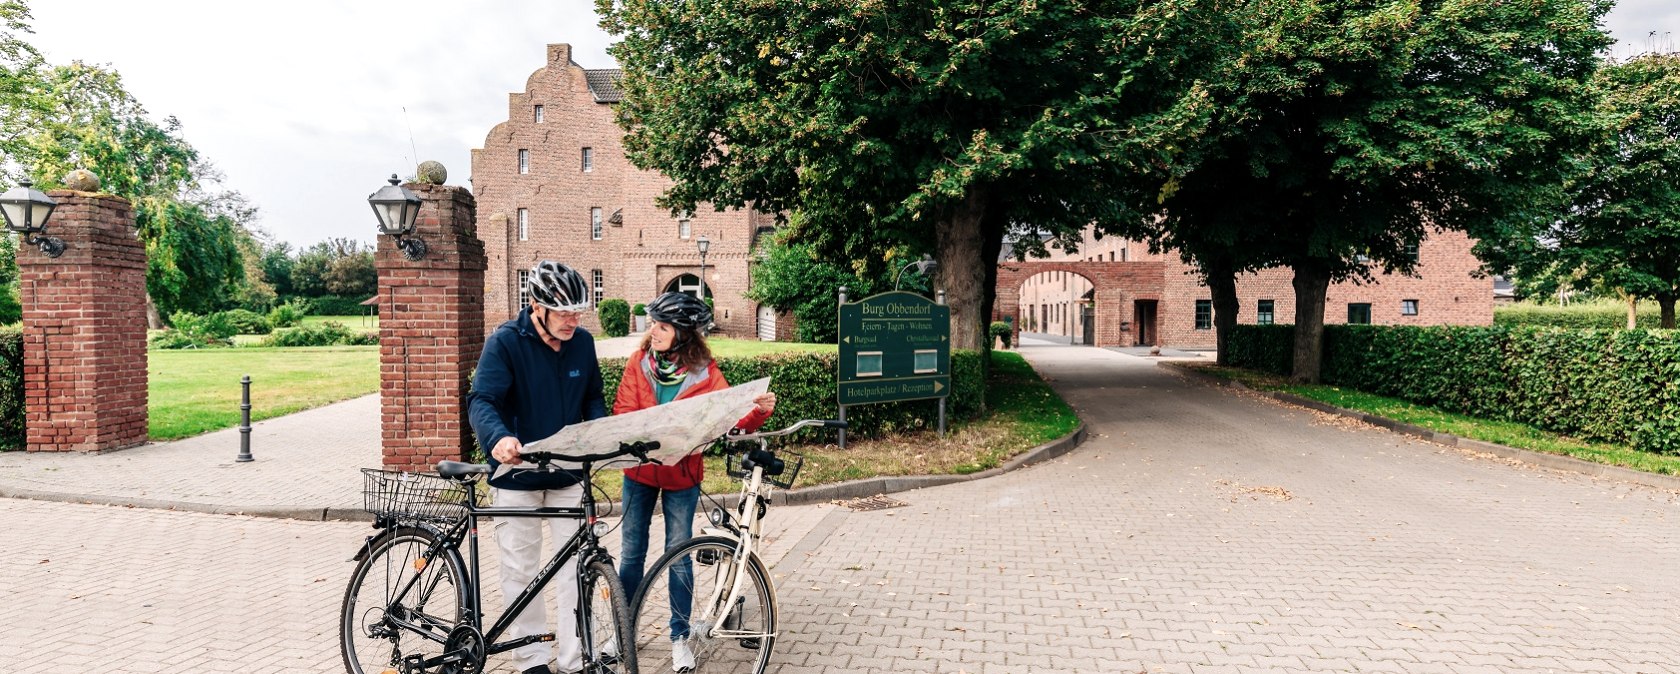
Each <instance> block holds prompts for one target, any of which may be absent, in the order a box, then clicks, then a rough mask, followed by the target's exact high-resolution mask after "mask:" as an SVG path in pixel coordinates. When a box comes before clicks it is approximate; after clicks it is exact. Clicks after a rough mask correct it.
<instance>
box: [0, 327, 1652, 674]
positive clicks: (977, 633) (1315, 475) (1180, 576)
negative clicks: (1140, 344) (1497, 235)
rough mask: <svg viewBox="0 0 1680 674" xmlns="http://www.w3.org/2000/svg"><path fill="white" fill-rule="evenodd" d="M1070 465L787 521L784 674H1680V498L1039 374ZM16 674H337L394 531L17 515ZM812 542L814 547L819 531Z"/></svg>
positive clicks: (0, 561)
mask: <svg viewBox="0 0 1680 674" xmlns="http://www.w3.org/2000/svg"><path fill="white" fill-rule="evenodd" d="M1028 351H1029V355H1030V357H1031V358H1032V360H1033V361H1034V363H1035V364H1037V365H1038V366H1039V367H1040V369H1041V371H1043V372H1045V373H1046V374H1048V375H1049V376H1052V377H1054V378H1055V379H1056V381H1055V384H1056V385H1057V386H1058V387H1059V388H1060V389H1061V390H1062V391H1063V392H1064V394H1065V395H1067V396H1068V397H1069V399H1070V400H1071V401H1072V402H1074V404H1075V405H1076V406H1077V407H1079V408H1080V412H1081V414H1082V416H1084V418H1085V419H1086V420H1087V421H1088V422H1089V423H1090V424H1091V428H1092V431H1093V434H1092V438H1091V440H1090V441H1089V442H1088V443H1087V444H1086V445H1085V446H1084V447H1083V448H1081V449H1080V450H1078V451H1076V452H1074V453H1072V454H1070V455H1068V456H1067V457H1066V458H1064V459H1062V460H1058V461H1056V462H1053V463H1050V464H1046V465H1042V466H1039V467H1035V468H1030V469H1027V470H1024V471H1021V472H1017V473H1013V474H1010V475H1006V476H1003V477H1001V478H997V479H992V480H986V481H981V482H976V483H966V484H961V485H952V486H948V487H942V488H937V489H930V490H923V491H918V492H911V493H908V494H902V495H899V498H901V499H902V500H905V501H908V502H909V503H910V505H909V506H908V507H904V508H898V509H894V510H887V511H877V512H868V513H846V512H845V511H837V510H835V509H833V508H832V507H829V506H813V507H808V508H783V509H780V510H778V511H777V512H776V514H775V515H774V516H775V517H779V518H785V520H786V521H788V522H798V523H799V525H798V526H797V527H795V531H796V532H797V533H794V534H790V535H789V536H787V537H786V539H784V540H783V541H781V542H780V543H779V546H780V547H779V550H780V551H781V553H782V554H785V558H784V559H782V561H781V563H780V564H779V565H778V566H777V569H776V570H777V573H778V574H780V575H782V578H781V579H780V584H779V590H780V594H781V597H782V600H783V610H782V617H783V621H784V627H785V632H784V633H785V634H786V635H787V636H786V637H785V639H784V640H783V641H782V642H781V643H780V644H779V646H780V648H779V652H780V654H781V655H780V656H779V657H778V659H777V665H778V669H779V671H782V672H897V671H942V672H1095V671H1101V672H1128V673H1129V672H1155V671H1175V672H1238V671H1280V672H1293V671H1350V672H1351V671H1361V672H1363V671H1386V672H1454V673H1461V672H1547V671H1556V672H1676V671H1680V664H1676V663H1680V577H1677V576H1676V565H1677V561H1680V496H1677V495H1675V494H1673V493H1669V492H1663V491H1658V490H1654V489H1649V488H1644V487H1632V486H1627V485H1625V484H1621V483H1615V482H1609V481H1596V480H1594V479H1592V478H1587V477H1582V476H1577V475H1564V474H1554V473H1549V472H1544V471H1539V470H1535V469H1531V468H1526V467H1522V466H1514V465H1511V464H1508V463H1505V462H1501V461H1497V460H1491V459H1486V458H1478V457H1475V456H1471V455H1468V454H1465V453H1462V452H1460V451H1458V450H1452V449H1446V448H1442V447H1438V446H1434V445H1429V444H1426V443H1420V442H1416V441H1411V440H1407V439H1405V438H1402V437H1401V436H1397V435H1393V434H1389V433H1386V432H1382V431H1377V430H1371V429H1364V428H1354V427H1349V426H1347V425H1345V424H1344V423H1341V422H1331V421H1326V420H1321V419H1320V418H1319V417H1318V416H1316V415H1314V414H1312V413H1309V412H1306V411H1300V410H1293V409H1290V408H1285V407H1280V406H1278V405H1276V404H1274V403H1271V402H1268V401H1262V400H1258V399H1255V398H1252V397H1247V396H1243V395H1241V394H1238V393H1234V392H1229V391H1225V390H1220V389H1213V388H1208V387H1205V386H1202V385H1199V384H1195V383H1190V382H1187V381H1184V380H1182V379H1180V378H1178V377H1177V376H1175V375H1172V374H1170V373H1168V372H1165V371H1161V370H1158V369H1156V368H1154V367H1153V364H1152V363H1151V362H1149V361H1147V360H1143V359H1138V358H1133V357H1130V356H1125V355H1121V354H1116V353H1113V352H1108V351H1102V350H1095V349H1079V348H1071V347H1070V348H1052V347H1043V348H1036V349H1029V350H1028ZM0 520H3V521H4V522H5V523H6V525H7V526H4V527H0V549H3V550H5V551H6V553H5V554H4V555H3V556H0V585H3V586H4V589H5V590H6V596H7V598H8V601H7V602H5V603H3V604H0V625H4V626H5V627H4V629H0V663H8V664H9V666H8V667H6V670H7V671H11V672H78V673H79V672H87V671H111V672H160V671H169V672H223V671H226V672H241V673H242V674H244V673H250V674H258V673H262V672H282V671H284V672H299V671H308V672H328V671H335V670H336V668H337V667H338V664H337V663H338V659H337V652H336V645H335V644H334V641H333V640H334V638H335V628H334V620H335V613H336V610H337V601H338V594H339V593H340V592H341V591H342V585H343V581H344V577H345V576H346V575H347V574H348V572H349V565H348V564H346V563H345V562H344V559H345V558H346V557H348V555H349V553H350V551H352V550H354V548H355V545H356V544H357V542H359V541H360V539H361V537H362V536H363V535H364V533H365V531H366V528H365V525H357V524H348V523H330V522H329V523H309V522H294V521H283V520H266V519H254V518H244V517H229V516H217V515H203V514H194V513H172V512H162V511H150V510H141V509H123V508H113V507H105V506H83V505H67V504H57V503H37V502H29V501H8V500H0ZM806 532H808V533H806Z"/></svg>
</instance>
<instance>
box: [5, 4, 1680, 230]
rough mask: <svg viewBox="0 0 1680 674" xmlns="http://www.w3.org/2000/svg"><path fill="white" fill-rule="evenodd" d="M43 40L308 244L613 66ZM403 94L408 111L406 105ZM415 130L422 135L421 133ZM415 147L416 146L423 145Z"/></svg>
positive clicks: (518, 16)
mask: <svg viewBox="0 0 1680 674" xmlns="http://www.w3.org/2000/svg"><path fill="white" fill-rule="evenodd" d="M29 5H30V8H31V10H32V11H33V13H34V16H35V23H34V27H35V35H33V36H30V37H29V38H28V39H30V40H31V41H32V42H33V43H34V44H35V45H36V46H37V47H38V48H40V49H41V51H42V52H43V54H44V55H45V56H46V57H47V59H48V60H49V61H51V62H53V63H68V62H70V61H72V60H81V61H86V62H90V63H100V64H109V65H110V66H112V67H114V68H115V69H116V70H117V71H118V72H119V73H121V74H122V76H123V79H124V82H125V83H126V85H127V87H128V90H129V91H130V92H131V93H133V94H134V95H135V97H137V98H138V99H139V100H140V101H141V103H143V104H144V105H145V106H146V108H147V110H149V111H150V112H151V113H152V114H153V116H155V117H162V116H164V115H174V116H176V117H177V118H179V119H180V120H181V123H182V124H183V125H184V127H183V133H184V135H185V136H186V139H187V140H188V142H191V143H192V144H193V146H194V147H196V148H198V150H199V153H200V154H201V155H203V156H204V157H207V158H209V159H210V160H211V161H212V162H214V163H215V164H216V165H217V166H218V167H220V168H221V169H222V171H223V172H224V173H226V174H227V178H228V186H229V187H231V188H232V189H235V190H238V191H240V192H242V193H244V194H245V195H246V196H248V197H250V198H251V200H252V201H253V202H255V203H256V204H257V206H258V207H259V208H261V210H262V220H261V222H260V223H259V225H260V226H261V227H263V228H264V229H267V230H268V231H269V232H270V233H271V234H273V235H274V236H275V237H276V238H279V239H281V240H284V241H289V242H291V243H292V244H293V245H294V246H306V245H309V244H311V243H314V242H316V241H320V240H323V239H326V238H329V237H335V236H347V237H353V238H357V239H361V240H363V241H370V242H371V241H372V240H373V236H374V235H373V231H374V218H373V213H372V211H371V209H369V208H368V206H367V196H368V195H369V194H370V193H372V192H373V191H374V190H375V189H377V188H379V187H380V186H381V185H383V184H384V182H383V180H384V178H386V177H387V176H389V175H390V174H392V173H397V174H400V175H403V176H408V175H410V174H412V173H413V171H414V169H413V167H414V165H415V164H416V163H417V162H418V161H419V160H424V159H435V160H437V161H441V162H443V164H444V166H445V167H447V168H448V169H449V183H450V184H452V185H466V184H467V178H468V177H469V175H468V174H469V173H470V170H471V165H470V164H469V156H470V155H469V152H470V151H471V150H472V149H473V148H477V147H481V146H482V145H483V144H484V136H485V134H486V133H488V132H489V131H490V128H491V127H492V126H495V125H496V124H498V123H500V122H502V121H503V120H505V119H506V118H507V95H508V94H509V93H512V92H516V91H522V90H523V89H524V86H525V79H526V77H528V76H529V75H530V74H531V72H532V71H534V70H536V69H537V68H539V67H541V66H542V64H543V59H544V57H545V53H546V52H545V50H544V45H547V44H548V43H551V42H570V43H571V44H572V59H573V60H575V61H577V62H578V63H579V64H580V65H582V66H583V67H585V68H611V67H615V64H614V63H613V61H612V59H611V58H610V57H608V56H607V52H606V49H607V44H608V41H609V38H608V36H607V35H606V33H604V32H602V31H601V29H600V28H599V27H598V26H597V18H596V16H595V13H594V2H593V1H592V0H484V1H481V2H460V1H456V2H442V1H441V0H405V1H404V2H400V3H395V2H380V3H374V2H367V1H365V0H364V1H362V2H356V3H350V2H344V1H343V0H336V1H329V0H289V1H288V2H284V3H257V2H243V1H229V0H144V1H138V0H75V1H73V2H72V1H71V0H30V1H29ZM1607 27H1608V28H1609V29H1610V30H1611V32H1612V33H1613V34H1614V35H1615V36H1616V37H1617V38H1618V39H1620V40H1621V41H1622V42H1621V43H1620V44H1619V45H1618V46H1617V48H1616V49H1615V54H1616V55H1617V56H1625V55H1627V54H1631V53H1635V52H1639V51H1645V50H1646V49H1647V48H1648V47H1649V46H1651V45H1653V43H1652V42H1651V40H1650V39H1648V38H1647V34H1648V33H1650V32H1651V31H1656V32H1657V33H1658V34H1659V36H1664V35H1666V37H1659V38H1658V39H1659V40H1660V41H1659V42H1656V43H1654V44H1655V46H1657V47H1658V48H1660V49H1661V50H1664V51H1667V50H1672V49H1674V48H1675V43H1676V41H1677V40H1680V2H1676V1H1675V0H1623V2H1622V3H1621V4H1620V5H1619V6H1618V7H1617V8H1616V9H1615V10H1614V11H1612V12H1611V13H1610V16H1609V18H1608V20H1607ZM404 108H406V109H407V114H406V118H405V115H404ZM410 128H412V130H413V145H412V147H413V148H416V149H411V145H410V136H409V130H410ZM416 152H418V155H419V156H418V157H416V156H415V153H416Z"/></svg>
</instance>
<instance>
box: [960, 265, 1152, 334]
mask: <svg viewBox="0 0 1680 674" xmlns="http://www.w3.org/2000/svg"><path fill="white" fill-rule="evenodd" d="M1053 271H1061V272H1067V273H1070V274H1077V275H1079V276H1082V277H1084V278H1085V279H1086V280H1088V281H1090V282H1091V286H1092V291H1093V292H1092V302H1093V305H1094V307H1093V308H1094V309H1095V312H1094V316H1093V317H1092V321H1093V323H1095V326H1096V330H1095V341H1096V346H1132V345H1134V344H1136V343H1137V331H1136V329H1135V328H1134V327H1133V325H1132V321H1133V315H1132V314H1133V303H1134V302H1136V301H1138V300H1146V301H1147V300H1155V301H1156V303H1157V304H1156V306H1157V307H1161V304H1162V303H1161V302H1160V300H1161V293H1162V290H1163V288H1164V286H1165V284H1166V265H1165V263H1162V262H1087V261H1083V260H1068V261H1062V262H1050V261H1028V262H1005V263H1002V264H999V265H998V273H997V303H996V305H995V306H996V309H995V310H994V313H993V318H994V320H1002V317H1004V316H1010V317H1013V318H1014V326H1015V334H1014V341H1013V343H1017V344H1018V343H1020V342H1019V340H1020V336H1021V319H1020V316H1021V286H1022V284H1024V283H1026V282H1027V279H1030V278H1032V277H1034V276H1037V275H1039V274H1043V273H1045V272H1053ZM1163 308H1164V307H1163ZM1160 318H1161V316H1160V315H1159V314H1157V316H1156V321H1157V322H1159V321H1160Z"/></svg>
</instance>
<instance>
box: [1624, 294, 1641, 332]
mask: <svg viewBox="0 0 1680 674" xmlns="http://www.w3.org/2000/svg"><path fill="white" fill-rule="evenodd" d="M1626 297H1627V302H1628V314H1627V316H1628V319H1627V329H1629V330H1632V329H1634V328H1637V327H1639V298H1638V297H1636V296H1633V295H1627V296H1626Z"/></svg>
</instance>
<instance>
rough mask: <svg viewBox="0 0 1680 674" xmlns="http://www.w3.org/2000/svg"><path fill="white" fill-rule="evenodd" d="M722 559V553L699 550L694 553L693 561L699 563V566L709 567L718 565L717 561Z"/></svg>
mask: <svg viewBox="0 0 1680 674" xmlns="http://www.w3.org/2000/svg"><path fill="white" fill-rule="evenodd" d="M722 558H723V555H722V553H720V552H718V551H717V550H700V551H697V552H695V553H694V561H696V562H698V563H700V565H701V566H711V565H713V564H716V563H718V560H719V559H722Z"/></svg>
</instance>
